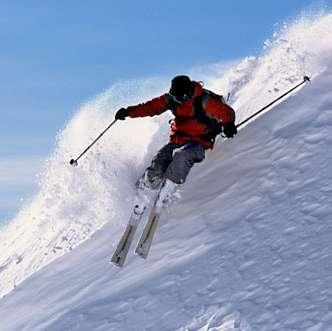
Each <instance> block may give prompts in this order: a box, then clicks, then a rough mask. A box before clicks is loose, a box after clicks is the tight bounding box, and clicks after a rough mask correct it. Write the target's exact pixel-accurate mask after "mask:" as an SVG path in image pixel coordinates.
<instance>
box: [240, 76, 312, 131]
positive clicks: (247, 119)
mask: <svg viewBox="0 0 332 331" xmlns="http://www.w3.org/2000/svg"><path fill="white" fill-rule="evenodd" d="M306 82H310V78H309V77H308V76H304V77H303V81H302V82H301V83H299V84H297V85H296V86H294V87H292V88H291V89H290V90H288V91H287V92H285V93H284V94H283V95H281V96H280V97H278V98H277V99H275V100H273V101H272V102H270V103H269V104H268V105H266V106H264V107H263V108H262V109H260V110H258V111H256V113H254V114H252V115H251V116H249V117H248V118H246V119H245V120H244V121H242V122H241V123H239V124H237V125H236V127H237V128H238V127H240V126H241V125H243V124H244V123H247V122H248V121H249V120H251V119H252V118H253V117H255V116H257V115H258V114H259V113H261V112H262V111H263V110H265V109H266V108H268V107H270V106H272V105H273V104H274V103H276V102H277V101H279V100H280V99H282V98H283V97H284V96H286V95H287V94H289V93H291V92H292V91H294V90H295V89H296V88H298V87H299V86H301V85H302V84H304V83H306Z"/></svg>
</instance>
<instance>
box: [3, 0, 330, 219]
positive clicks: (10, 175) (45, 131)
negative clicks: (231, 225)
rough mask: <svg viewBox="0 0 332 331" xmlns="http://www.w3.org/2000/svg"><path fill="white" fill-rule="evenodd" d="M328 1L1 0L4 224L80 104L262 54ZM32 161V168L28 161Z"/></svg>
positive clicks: (27, 193)
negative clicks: (117, 85)
mask: <svg viewBox="0 0 332 331" xmlns="http://www.w3.org/2000/svg"><path fill="white" fill-rule="evenodd" d="M329 5H330V2H329V1H325V2H322V1H319V2H317V1H316V2H315V1H314V2H313V1H305V0H291V1H289V0H288V1H285V0H279V1H269V2H267V1H266V0H265V1H263V0H253V1H237V0H233V1H221V0H213V1H208V0H207V1H197V0H190V1H189V0H186V1H179V0H163V1H160V0H153V1H152V0H148V1H144V0H142V1H132V0H131V1H129V0H122V1H113V0H107V1H106V0H99V1H76V0H70V1H68V0H67V1H65V0H59V1H47V0H46V1H45V0H43V1H41V0H40V1H34V0H31V1H13V0H11V1H6V0H2V1H1V2H0V40H1V52H0V73H1V76H0V77H1V79H0V114H1V121H0V139H1V142H2V143H1V144H0V222H1V221H3V220H5V219H7V218H10V217H12V216H14V215H15V213H16V212H17V211H18V209H19V208H20V206H21V204H22V201H21V198H27V197H29V196H31V195H32V194H33V192H34V191H35V190H36V182H37V180H36V178H35V176H34V174H35V173H36V172H37V171H38V168H39V165H40V164H41V163H42V160H43V158H45V156H46V155H47V154H48V153H49V152H50V151H51V150H52V149H53V147H54V140H55V135H56V133H57V131H58V130H59V129H61V127H62V126H63V125H64V124H65V122H66V121H67V120H68V119H70V118H71V116H72V114H73V112H74V111H75V110H76V109H77V108H78V107H79V106H80V104H82V103H84V102H85V101H86V100H88V99H90V98H91V97H93V96H94V95H96V94H98V93H100V92H101V91H103V90H104V89H106V88H108V87H109V86H110V85H111V84H112V83H114V82H116V81H119V80H123V79H131V78H143V77H147V76H156V75H173V74H174V75H175V74H179V73H182V72H186V71H188V70H189V69H190V68H192V67H195V66H201V65H206V64H209V63H214V62H220V61H229V60H232V59H238V58H242V57H245V56H247V55H255V54H257V53H259V51H260V49H261V47H262V44H263V41H264V40H265V39H267V38H269V37H270V36H271V33H272V32H273V31H274V30H275V29H276V28H277V25H278V24H280V23H283V22H284V21H285V20H291V19H292V18H294V17H296V16H297V15H299V14H300V13H301V11H302V10H303V9H312V8H313V9H317V8H320V7H323V6H325V7H326V6H329ZM22 165H24V169H22V168H23V167H22Z"/></svg>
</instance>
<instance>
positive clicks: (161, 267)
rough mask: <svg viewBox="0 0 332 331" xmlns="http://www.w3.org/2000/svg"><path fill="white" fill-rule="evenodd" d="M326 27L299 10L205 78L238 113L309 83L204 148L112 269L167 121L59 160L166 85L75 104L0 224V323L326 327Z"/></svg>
mask: <svg viewBox="0 0 332 331" xmlns="http://www.w3.org/2000/svg"><path fill="white" fill-rule="evenodd" d="M331 31H332V15H331V14H325V15H324V16H322V17H317V18H315V19H311V20H309V19H301V20H299V21H298V22H295V23H294V24H293V25H292V26H289V27H287V28H285V30H283V31H281V32H280V33H279V34H277V36H275V37H274V40H272V41H270V42H269V43H267V44H270V46H269V48H268V49H267V50H265V51H264V54H263V55H262V56H261V57H260V58H248V59H245V60H244V61H242V62H241V63H240V64H239V65H238V66H236V67H234V68H232V69H230V70H229V71H228V72H227V73H225V75H223V76H222V77H215V78H213V79H212V78H211V79H210V80H209V81H208V87H211V88H213V89H215V90H217V91H220V92H221V91H232V96H231V102H232V104H233V106H234V108H235V109H236V110H237V115H238V120H237V121H238V122H240V121H241V120H243V119H244V118H246V117H247V116H248V115H249V114H251V113H252V112H254V111H256V110H257V109H258V108H260V107H261V106H263V105H265V104H266V103H268V102H270V101H271V100H272V99H273V98H275V97H277V96H278V95H280V94H282V93H283V92H284V91H285V90H287V89H289V88H291V87H292V86H294V85H295V84H296V83H298V82H299V81H301V79H302V76H303V75H304V74H310V75H312V77H313V80H312V83H311V84H309V85H307V86H306V87H304V88H302V89H301V90H300V91H297V92H296V93H293V94H292V95H291V96H290V97H289V98H287V100H284V101H283V102H280V103H279V104H278V105H277V106H276V107H274V108H273V109H272V110H271V111H270V112H267V113H265V114H264V115H263V116H260V117H259V118H258V119H256V120H255V121H252V122H251V123H250V124H249V125H248V126H246V127H244V128H243V130H241V131H240V132H239V134H238V135H237V137H236V138H235V139H232V140H227V141H222V140H221V139H220V140H219V141H218V142H217V144H216V146H215V149H214V150H213V151H212V152H209V153H208V154H207V158H206V160H205V161H204V162H203V163H202V164H200V165H197V166H196V167H195V168H194V169H193V171H192V173H191V174H190V176H189V178H188V181H187V183H186V184H185V186H183V188H182V190H181V199H180V200H179V201H177V202H176V203H175V204H174V205H173V208H172V209H171V211H168V212H166V213H165V214H164V216H163V217H162V219H161V222H160V227H159V228H158V229H157V233H156V237H155V241H154V243H153V246H152V249H151V252H150V256H149V258H148V259H147V260H146V261H144V260H141V259H139V258H138V257H136V256H134V255H133V254H132V252H131V253H130V254H129V256H128V260H127V263H126V265H125V266H124V267H123V268H122V269H118V268H115V267H113V266H112V265H110V264H109V260H110V256H111V254H112V253H113V250H114V248H115V245H116V244H117V241H118V240H119V238H120V236H121V232H122V231H123V229H124V227H125V224H126V221H127V219H128V215H129V213H130V208H129V207H128V206H130V204H131V202H132V200H133V196H134V188H133V184H134V182H135V180H136V178H137V177H138V176H139V174H140V173H141V171H142V170H143V169H144V167H145V166H146V164H147V163H148V162H149V160H150V158H151V156H152V155H153V153H154V152H156V150H157V149H158V147H159V146H161V145H162V144H163V143H164V142H165V141H166V139H167V126H168V124H167V120H168V115H167V114H165V115H163V116H161V117H157V118H152V119H150V118H149V119H136V120H127V121H124V122H121V123H119V125H118V126H116V127H115V128H114V130H112V131H111V132H109V133H108V135H107V136H106V137H104V138H103V140H102V141H101V142H100V143H98V145H97V146H96V148H94V149H93V150H92V151H91V152H89V154H88V155H86V157H84V159H83V158H82V159H81V160H80V162H79V166H78V167H77V168H71V167H70V166H69V165H68V161H69V160H70V159H71V158H72V157H73V156H76V155H77V154H79V153H80V151H81V150H82V148H84V147H85V146H86V145H87V144H88V143H89V142H91V141H92V139H93V138H95V136H96V133H99V132H100V131H102V130H103V129H104V127H106V126H107V123H109V122H111V120H112V117H113V115H114V111H115V110H116V109H117V108H118V107H120V106H122V105H126V104H134V103H136V102H140V101H143V100H145V99H148V98H150V97H152V96H154V95H156V94H158V93H161V92H162V91H163V90H165V89H166V88H167V82H166V83H165V82H164V81H158V80H156V79H152V80H147V81H144V82H142V81H138V82H132V83H130V84H129V85H128V83H126V84H120V83H119V84H117V85H115V86H114V87H113V88H111V89H110V90H109V91H106V92H105V93H104V94H103V95H101V96H100V97H99V98H97V99H96V100H94V101H91V102H90V103H89V104H87V105H85V106H84V107H83V108H82V109H81V110H80V111H79V112H78V113H77V115H76V116H75V117H74V119H73V120H72V121H71V122H70V123H69V124H68V126H67V127H66V129H65V130H64V131H63V132H62V133H60V134H59V138H58V147H57V149H56V151H55V152H54V154H53V155H52V156H51V158H50V160H49V161H48V164H47V165H46V167H45V171H44V174H43V176H42V183H41V188H40V193H39V194H38V196H37V197H36V198H35V200H34V201H33V202H32V204H31V205H28V206H26V208H25V209H24V210H23V211H22V212H21V213H20V214H19V215H18V217H17V218H16V219H15V220H13V221H12V222H11V223H10V224H9V225H8V227H6V228H5V229H3V230H2V232H1V233H0V293H1V294H2V295H4V294H7V295H5V296H4V297H3V298H2V299H1V300H0V321H1V322H0V323H1V324H0V329H1V330H5V331H7V330H8V331H12V330H19V331H22V330H29V331H30V330H33V331H38V330H43V331H44V330H47V331H60V330H61V331H63V330H80V331H84V330H86V331H91V330H98V331H101V330H107V331H108V330H125V331H127V330H128V331H130V330H140V331H142V330H153V331H154V330H166V331H167V330H178V331H180V330H181V331H189V330H190V331H192V330H199V331H231V330H241V331H249V330H250V331H256V330H260V331H263V330H266V331H273V330H278V331H280V330H289V331H297V330H301V331H302V330H305V331H329V330H332V293H331V292H332V262H331V261H332V258H331V257H332V240H331V239H332V224H331V214H332V204H331V202H332V181H331V179H332V171H331V147H330V146H331V143H332V141H331V140H332V134H331V132H332V130H331V129H332V128H331V126H332V95H331V92H330V90H331V85H332V60H331V56H330V54H331V51H332V37H331V33H330V32H331ZM156 86H157V87H156ZM97 230H98V231H97ZM79 244H80V245H79ZM78 245H79V246H78ZM29 276H30V277H29ZM22 281H23V282H22ZM14 287H15V288H14ZM13 288H14V289H13Z"/></svg>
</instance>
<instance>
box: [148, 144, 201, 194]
mask: <svg viewBox="0 0 332 331" xmlns="http://www.w3.org/2000/svg"><path fill="white" fill-rule="evenodd" d="M204 158H205V148H204V147H203V146H202V145H200V144H197V143H193V142H191V143H188V144H186V145H177V144H171V143H168V144H167V145H165V146H164V147H162V148H161V149H160V150H159V152H158V153H157V154H156V155H155V156H154V158H153V159H152V162H151V165H150V166H149V167H148V168H147V169H146V171H145V179H146V180H148V182H149V183H147V184H148V185H149V186H150V187H151V188H157V187H158V186H159V185H160V183H161V182H162V181H163V180H164V179H170V180H171V181H173V182H174V183H176V184H182V183H184V182H185V180H186V178H187V176H188V174H189V171H190V169H191V168H192V166H193V165H194V164H195V163H198V162H201V161H203V160H204Z"/></svg>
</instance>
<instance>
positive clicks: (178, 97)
mask: <svg viewBox="0 0 332 331" xmlns="http://www.w3.org/2000/svg"><path fill="white" fill-rule="evenodd" d="M169 94H170V96H171V97H172V99H173V101H175V102H176V103H183V102H185V101H188V100H190V99H191V98H192V96H191V95H188V94H183V95H174V94H172V90H170V91H169Z"/></svg>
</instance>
